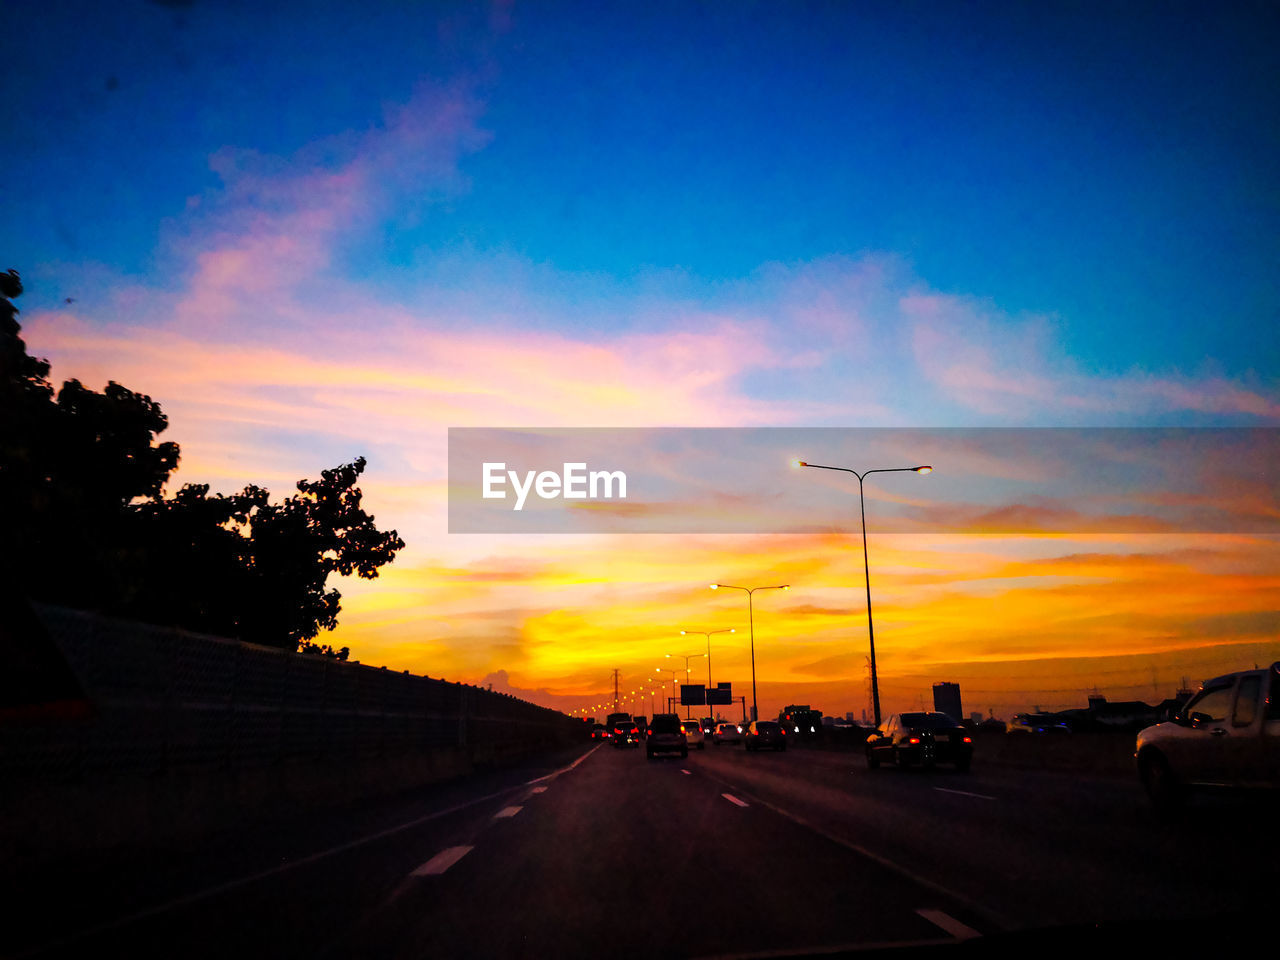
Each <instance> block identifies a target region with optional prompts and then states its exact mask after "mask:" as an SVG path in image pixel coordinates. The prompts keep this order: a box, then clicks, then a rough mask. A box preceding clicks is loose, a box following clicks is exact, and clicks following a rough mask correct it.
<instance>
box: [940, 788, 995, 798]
mask: <svg viewBox="0 0 1280 960" xmlns="http://www.w3.org/2000/svg"><path fill="white" fill-rule="evenodd" d="M933 789H935V790H940V791H941V792H942V793H958V794H960V796H962V797H977V798H978V799H979V800H997V799H999V798H998V797H988V796H987V795H986V794H985V793H970V792H969V791H968V790H952V789H951V788H950V787H934V788H933Z"/></svg>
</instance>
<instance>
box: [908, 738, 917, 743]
mask: <svg viewBox="0 0 1280 960" xmlns="http://www.w3.org/2000/svg"><path fill="white" fill-rule="evenodd" d="M919 742H920V738H919V737H908V738H907V743H919Z"/></svg>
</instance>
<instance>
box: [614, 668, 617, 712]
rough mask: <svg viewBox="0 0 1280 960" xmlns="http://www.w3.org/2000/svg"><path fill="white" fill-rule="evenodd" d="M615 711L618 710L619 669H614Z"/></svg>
mask: <svg viewBox="0 0 1280 960" xmlns="http://www.w3.org/2000/svg"><path fill="white" fill-rule="evenodd" d="M613 712H614V713H617V712H618V670H617V668H616V667H615V668H614V670H613Z"/></svg>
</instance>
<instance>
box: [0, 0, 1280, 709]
mask: <svg viewBox="0 0 1280 960" xmlns="http://www.w3.org/2000/svg"><path fill="white" fill-rule="evenodd" d="M263 6H264V5H260V4H248V3H243V2H204V0H193V2H190V3H185V2H178V0H171V2H164V3H135V2H129V0H126V2H123V3H120V4H100V3H58V2H54V3H48V4H20V5H17V7H16V8H14V9H9V10H7V11H6V14H5V27H4V31H3V35H2V36H0V55H2V56H3V62H4V64H5V69H4V74H3V79H2V80H0V84H2V85H3V92H4V97H3V99H2V101H0V104H2V105H0V111H2V112H3V114H2V115H3V120H4V130H5V141H6V142H5V149H4V150H3V151H0V201H2V202H3V210H4V213H5V215H4V216H3V217H2V218H0V253H2V254H3V257H4V260H3V262H0V269H2V268H7V267H14V268H16V269H18V270H19V271H21V273H22V276H23V280H24V282H25V284H26V287H27V292H26V294H25V295H24V296H23V297H22V298H21V300H19V301H18V306H20V307H21V308H22V314H21V317H20V319H21V321H22V323H23V331H24V337H25V338H26V340H27V343H28V346H29V349H30V350H31V352H32V353H34V354H36V355H38V356H43V357H46V358H48V359H49V360H50V361H51V362H52V364H53V374H52V375H53V378H54V379H55V380H56V381H58V382H61V381H62V380H64V379H67V378H71V377H76V378H79V379H81V380H82V381H83V382H85V383H86V384H87V385H89V386H92V387H94V388H95V389H101V388H102V387H103V386H104V385H105V383H106V381H107V380H108V379H112V380H117V381H119V382H121V383H123V384H125V385H127V386H128V387H130V388H131V389H134V390H137V391H141V392H144V393H147V394H149V395H150V396H152V397H153V398H154V399H156V400H157V401H158V402H159V403H160V404H161V405H162V407H163V409H164V410H165V412H166V414H167V415H168V417H169V420H170V424H171V426H170V430H169V431H168V433H167V434H166V435H165V438H166V439H173V440H176V441H178V442H179V443H180V444H181V445H182V464H181V468H180V470H179V472H178V473H177V474H176V476H175V479H174V483H173V484H171V487H170V492H172V491H173V490H176V488H177V486H178V485H180V484H181V483H184V482H207V483H210V484H212V485H213V487H214V489H216V490H221V491H224V492H231V491H234V490H239V489H240V488H242V487H243V486H245V485H246V484H249V483H257V484H262V485H265V486H267V487H268V488H269V489H271V490H272V491H273V493H275V494H277V495H286V494H288V493H290V492H291V491H292V485H293V483H294V481H296V480H298V479H299V478H301V477H311V478H314V477H317V476H318V475H319V473H320V471H321V470H322V469H324V468H327V467H331V466H334V465H336V464H337V463H340V462H345V461H349V460H352V459H354V458H355V457H357V456H365V457H367V458H368V461H369V467H368V469H367V471H366V474H365V477H364V480H363V482H362V487H363V489H364V491H365V495H366V502H367V504H368V507H369V509H370V511H371V512H372V513H374V514H375V516H376V517H377V521H378V524H379V526H380V527H382V528H384V529H385V528H394V529H396V530H398V531H399V533H400V535H401V536H402V537H403V538H404V540H405V541H406V542H407V544H408V546H407V547H406V549H405V550H404V551H402V553H401V554H400V555H399V557H398V558H397V559H396V561H395V563H394V564H393V565H391V566H390V567H388V568H385V569H384V571H383V574H382V576H381V577H380V578H378V579H377V580H375V581H355V580H352V581H343V582H337V581H335V582H332V583H331V586H337V587H338V588H339V589H340V590H341V591H342V594H343V612H342V615H341V617H340V626H339V627H338V629H337V630H336V631H335V633H333V634H331V635H328V636H325V637H322V638H321V639H322V640H325V641H327V642H332V643H334V644H336V645H339V646H340V645H349V646H350V647H351V649H352V651H353V656H354V657H355V658H358V659H359V660H361V661H362V662H364V663H373V664H385V665H387V666H388V667H391V668H394V669H397V670H400V669H408V670H411V671H413V672H417V673H426V674H429V675H431V676H436V677H445V678H448V679H452V680H463V681H467V682H473V683H484V684H490V683H491V684H493V686H494V687H495V689H503V690H510V691H511V692H514V693H517V694H519V695H521V696H526V697H529V698H531V699H534V700H536V701H538V702H540V703H544V704H547V705H551V706H556V707H559V708H562V709H565V710H573V709H579V708H584V707H587V708H595V707H596V706H597V705H598V704H601V703H604V702H605V695H606V692H607V691H610V692H611V689H612V687H611V679H610V677H611V673H612V671H613V670H614V669H615V668H616V669H618V670H619V671H620V676H621V680H622V686H623V688H624V689H626V690H634V689H636V688H638V687H640V686H641V684H642V683H643V682H644V681H645V680H653V679H654V678H658V679H661V677H662V674H659V673H657V672H656V670H657V668H659V667H666V666H669V665H670V664H672V663H673V662H674V661H672V660H668V659H666V657H665V655H666V654H673V655H684V654H697V653H701V652H704V651H705V647H704V645H703V640H702V638H701V637H681V636H680V635H679V632H680V630H681V629H682V628H690V629H698V630H720V629H728V628H730V627H733V628H736V630H737V633H735V634H723V635H719V636H716V637H714V638H713V640H714V646H713V648H712V671H713V677H712V679H713V680H714V681H732V682H733V684H734V688H735V689H734V692H735V695H742V694H746V695H747V696H748V697H749V696H750V681H751V676H750V666H749V662H748V652H747V644H746V636H747V629H746V628H747V617H746V603H745V597H744V596H743V595H742V594H740V593H734V592H731V591H718V592H715V593H712V592H711V591H710V590H709V589H708V584H709V583H710V582H712V581H720V582H724V583H733V584H743V585H747V586H753V585H757V584H761V585H767V584H779V583H789V584H791V589H790V591H788V592H786V593H782V592H766V593H761V594H757V596H756V603H755V609H756V618H755V627H756V669H757V676H758V681H759V690H760V710H761V715H762V716H764V715H770V714H772V713H774V712H776V710H777V709H778V707H779V706H781V705H782V704H784V703H789V702H809V703H812V704H814V705H815V706H818V707H821V708H822V709H824V710H826V711H828V712H835V713H841V714H842V713H844V712H845V711H854V712H855V713H857V712H860V711H861V710H862V709H863V708H868V707H869V700H868V696H867V687H866V678H867V674H866V667H865V658H866V653H867V631H866V609H865V598H864V593H863V579H862V578H863V566H862V544H861V539H860V538H859V537H856V536H849V535H847V534H845V533H838V532H821V531H822V530H823V523H822V521H821V520H820V519H815V521H814V528H815V529H817V530H818V531H819V532H814V533H791V534H775V535H765V534H759V535H753V534H736V535H710V534H698V535H681V534H616V535H609V534H578V535H533V534H450V533H449V532H448V526H447V509H446V508H447V495H448V485H447V476H446V467H447V462H446V450H447V438H448V435H447V431H448V429H449V428H450V427H546V428H551V427H897V428H905V427H938V428H942V427H1044V428H1048V427H1130V428H1146V427H1183V426H1186V427H1280V376H1278V371H1280V316H1278V313H1280V311H1278V309H1277V307H1278V305H1280V121H1278V120H1277V118H1280V82H1278V80H1277V78H1280V55H1278V54H1277V51H1278V50H1280V8H1278V7H1276V6H1275V5H1272V4H1252V3H1238V4H1228V5H1221V8H1219V6H1211V5H1208V4H1195V5H1191V4H1187V5H1182V4H1150V5H1148V4H1141V3H1136V4H1123V5H1120V6H1119V7H1117V5H1114V4H1103V3H1098V4H1092V3H1052V2H1050V3H1036V4H1028V3H990V4H938V3H912V2H883V3H880V2H868V3H831V4H823V3H818V4H798V3H797V4H787V3H769V4H763V3H761V4H754V3H707V4H699V3H661V2H660V3H645V4H615V3H604V4H590V3H580V4H558V3H536V4H533V3H530V4H521V3H494V4H463V3H456V4H451V3H438V4H425V5H420V4H404V3H381V4H380V3H371V4H368V5H362V6H360V7H356V6H353V5H350V4H331V5H327V6H326V5H307V6H306V7H305V8H304V7H302V6H300V5H293V4H281V5H274V4H269V5H265V7H266V8H265V9H263ZM277 7H278V9H277ZM953 452H954V457H953V459H952V462H951V464H950V466H951V470H950V473H949V470H948V466H949V465H948V463H947V462H945V460H934V461H933V465H934V467H935V471H934V473H932V474H930V475H928V476H920V475H915V474H889V475H885V476H881V477H873V478H871V479H869V480H868V481H867V495H868V499H867V514H868V527H869V530H870V532H871V536H870V543H869V552H870V559H871V575H872V590H873V610H874V613H875V625H876V631H875V632H876V645H877V654H878V666H879V672H880V681H881V691H882V700H883V702H884V709H885V711H886V712H892V711H894V710H899V709H914V708H916V707H918V706H919V705H920V704H921V702H925V703H926V704H927V703H928V698H929V694H930V685H931V684H932V683H933V682H935V681H937V680H952V681H956V682H959V683H960V684H961V691H962V695H963V698H964V705H965V710H966V711H981V712H983V713H985V712H987V711H988V710H989V709H990V710H994V711H995V713H996V715H997V716H1004V717H1008V716H1009V714H1011V713H1012V712H1014V711H1016V710H1024V709H1028V708H1030V707H1032V706H1040V707H1043V708H1046V709H1059V708H1065V707H1074V706H1083V705H1084V702H1085V697H1086V696H1087V694H1088V693H1089V692H1091V691H1092V690H1093V689H1094V688H1097V689H1098V690H1099V691H1100V692H1102V693H1103V694H1105V695H1107V696H1109V697H1111V698H1113V699H1130V698H1140V699H1146V700H1148V701H1155V700H1158V699H1161V698H1163V697H1165V696H1169V695H1171V694H1172V692H1173V690H1174V688H1175V687H1176V686H1177V685H1178V684H1179V683H1180V681H1181V679H1182V678H1183V677H1184V676H1185V677H1187V678H1188V679H1189V680H1191V681H1192V682H1197V681H1199V680H1201V679H1204V678H1205V677H1208V676H1212V675H1214V674H1216V673H1222V672H1226V671H1228V670H1233V669H1240V668H1242V667H1247V666H1251V665H1252V664H1253V663H1254V662H1264V661H1265V662H1270V661H1273V660H1280V604H1278V603H1277V597H1280V554H1278V551H1277V547H1278V546H1280V542H1278V541H1280V538H1278V537H1277V536H1276V535H1274V534H1270V535H1267V534H1261V533H1249V532H1247V531H1246V532H1241V531H1239V530H1236V531H1235V532H1231V533H1222V532H1218V533H1203V532H1199V533H1185V532H1184V533H1180V534H1153V533H1132V532H1123V531H1121V532H1107V531H1097V530H1095V531H1093V532H1080V533H1073V532H1055V533H1053V534H1042V535H1034V534H1022V535H1009V534H1004V533H1002V534H994V533H988V534H983V533H982V532H981V530H980V528H978V529H977V532H975V528H973V527H970V528H968V529H967V530H966V531H965V532H928V533H912V534H908V533H899V532H892V533H891V532H884V531H883V530H882V531H881V532H879V533H877V531H876V517H877V510H879V511H880V516H881V517H883V516H884V515H885V512H886V511H889V510H891V509H892V507H893V505H894V504H901V503H904V502H911V503H914V504H916V505H924V506H926V507H927V506H929V505H931V504H936V501H945V500H948V499H949V498H954V497H955V496H956V491H957V487H956V484H957V483H959V478H960V477H961V476H964V477H965V478H967V479H966V481H965V482H972V481H973V477H974V476H989V477H992V478H995V477H1006V478H1007V477H1015V476H1016V477H1018V478H1020V479H1021V480H1023V481H1025V482H1034V480H1035V478H1036V477H1037V476H1038V475H1042V476H1045V477H1046V483H1045V493H1044V496H1043V499H1042V500H1041V501H1038V503H1039V505H1040V506H1045V505H1046V504H1047V505H1049V506H1054V507H1064V508H1066V507H1070V506H1072V503H1071V499H1072V498H1071V493H1072V491H1070V490H1067V491H1064V490H1063V489H1062V484H1061V483H1058V484H1050V483H1049V482H1048V473H1049V471H1048V469H1047V467H1046V465H1045V463H1044V462H1043V459H1042V458H1037V457H1031V456H1028V457H1026V458H1023V459H1021V460H1019V461H1018V462H1008V463H996V464H987V465H986V466H985V467H984V468H983V470H985V471H986V472H985V473H984V472H982V471H976V472H975V469H974V464H973V459H972V456H970V455H972V454H973V453H974V452H973V451H972V450H957V451H953ZM795 455H797V456H804V457H807V458H809V459H812V460H814V461H817V462H826V461H824V459H823V456H824V451H823V450H797V451H795ZM1207 459H1208V460H1210V461H1212V462H1211V463H1197V464H1187V466H1186V469H1187V472H1188V474H1189V475H1192V476H1193V477H1194V478H1196V479H1197V481H1202V482H1203V487H1202V488H1201V491H1200V492H1201V493H1203V495H1205V496H1209V495H1212V496H1214V497H1216V498H1217V500H1218V502H1220V504H1222V505H1224V508H1232V509H1234V508H1235V507H1239V509H1241V510H1244V509H1246V508H1247V509H1248V510H1251V511H1254V512H1255V513H1257V514H1258V515H1261V516H1269V517H1270V518H1271V519H1272V520H1274V519H1275V518H1276V517H1277V516H1278V514H1277V513H1276V512H1275V498H1274V493H1275V491H1274V490H1270V491H1266V490H1263V491H1260V490H1259V489H1258V488H1257V484H1256V483H1251V482H1250V480H1251V477H1256V475H1255V474H1251V473H1250V470H1249V463H1248V458H1247V457H1245V458H1241V457H1238V456H1232V457H1227V456H1225V455H1224V456H1223V457H1220V458H1212V457H1211V458H1207ZM921 462H925V461H924V460H923V459H922V460H921ZM962 462H963V468H962ZM842 465H846V466H851V467H855V468H857V469H866V468H869V467H897V466H912V465H914V464H912V463H896V462H895V463H880V462H875V463H844V464H842ZM1037 471H1039V473H1037ZM816 473H817V472H816V471H807V472H803V473H798V474H797V475H795V477H794V490H795V498H796V507H797V508H801V509H802V508H803V507H804V505H805V503H806V499H805V498H806V497H809V496H813V495H814V493H813V491H814V489H815V487H816V485H818V484H830V483H836V482H839V481H837V480H834V479H833V477H834V476H835V475H831V476H827V477H818V476H816V475H815V474H816ZM732 480H733V478H732V477H725V478H724V483H725V484H726V486H729V485H730V484H731V481H732ZM848 480H849V481H850V484H846V488H847V490H848V492H849V498H850V499H849V501H848V503H849V510H850V511H851V512H852V511H856V507H857V502H856V501H857V483H856V481H854V480H853V479H852V478H848ZM949 482H950V483H951V484H952V486H951V487H948V483H949ZM1125 482H1126V481H1125V479H1124V478H1123V477H1120V476H1118V475H1117V477H1116V479H1115V483H1116V490H1115V494H1116V496H1117V497H1124V496H1131V495H1133V494H1134V490H1133V489H1131V488H1127V487H1126V486H1125ZM707 483H708V484H709V485H711V486H712V487H715V488H717V489H718V484H719V480H718V479H717V478H707ZM1210 484H1211V486H1210ZM806 491H808V492H806ZM1050 491H1051V496H1050ZM1143 492H1144V495H1151V494H1153V493H1155V494H1157V495H1158V494H1159V493H1160V491H1151V490H1149V489H1148V490H1145V491H1143ZM1182 492H1185V491H1182ZM1182 492H1180V493H1179V495H1182ZM1010 506H1017V507H1019V508H1021V507H1024V506H1025V503H1024V502H1023V501H1021V500H1020V501H1018V502H1017V503H1016V504H1010ZM852 515H853V514H852V513H851V516H852ZM841 529H848V528H847V527H845V526H842V527H841ZM690 641H693V642H690ZM679 663H680V664H681V666H683V663H684V660H683V657H680V658H679ZM690 667H691V670H692V679H693V681H694V682H698V681H700V680H703V679H705V676H706V673H705V671H706V665H705V658H703V657H695V659H693V661H692V662H691V664H690ZM666 678H667V682H668V683H669V682H670V680H671V674H670V673H667V674H666ZM921 698H924V700H923V701H922V699H921ZM606 709H607V708H606ZM651 709H652V700H651V699H650V698H648V697H646V698H644V699H643V701H642V702H641V703H637V704H636V705H635V706H634V710H635V712H643V713H647V712H649V711H650V710H651ZM735 709H736V708H735ZM604 712H606V710H605V709H601V710H597V711H596V713H597V715H601V714H603V713H604Z"/></svg>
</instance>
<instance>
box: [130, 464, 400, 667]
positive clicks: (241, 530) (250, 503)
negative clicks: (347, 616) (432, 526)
mask: <svg viewBox="0 0 1280 960" xmlns="http://www.w3.org/2000/svg"><path fill="white" fill-rule="evenodd" d="M365 465H366V464H365V459H364V458H363V457H360V458H359V459H357V460H355V461H354V462H353V463H348V464H343V465H342V466H340V467H336V468H334V469H332V470H324V471H321V474H320V476H321V479H320V480H318V481H308V480H299V481H298V484H297V487H298V493H296V494H294V495H293V496H291V497H288V498H286V499H285V500H284V501H282V502H281V503H276V504H273V503H271V502H270V500H269V494H268V492H267V491H266V490H264V489H263V488H261V487H255V486H250V487H246V488H245V489H244V490H243V491H241V492H240V493H238V494H235V495H233V496H230V497H225V496H222V495H221V494H215V495H214V496H212V497H211V496H209V488H208V486H207V485H204V484H199V485H196V484H188V485H187V486H185V487H183V488H182V489H181V490H180V491H179V492H178V494H177V496H175V497H173V498H172V499H170V500H164V499H156V500H152V501H149V502H145V503H141V504H138V505H137V506H136V507H134V508H133V509H134V511H135V512H136V513H137V515H138V517H139V519H140V521H141V523H140V525H139V528H138V529H139V530H140V531H141V533H142V536H141V538H140V540H139V542H138V543H137V544H136V548H137V549H138V550H140V551H141V553H142V554H143V557H142V563H141V564H140V565H139V570H140V574H141V575H140V576H139V578H138V580H137V581H136V582H135V583H134V584H133V586H132V590H131V597H130V604H129V609H130V612H131V613H134V614H136V615H143V614H144V613H146V612H147V611H158V610H164V611H165V617H166V619H168V620H171V621H173V622H181V623H183V624H184V625H186V626H188V627H190V628H191V629H196V630H203V631H207V632H211V633H218V634H222V635H226V636H235V637H239V638H240V639H242V640H249V641H252V642H254V643H261V644H266V645H268V646H278V647H286V648H290V649H296V648H297V647H298V646H299V645H300V644H301V643H303V642H305V641H309V640H311V639H312V638H313V637H315V636H316V635H317V634H318V633H319V632H320V631H321V630H330V629H332V628H333V627H335V626H336V625H337V621H338V613H339V611H340V609H341V604H340V600H341V594H340V593H339V592H338V591H337V590H333V589H329V590H326V589H325V582H326V580H327V579H328V577H329V575H330V574H332V573H337V574H340V575H342V576H350V575H351V574H352V573H355V574H357V575H358V576H360V577H363V578H365V579H372V578H374V577H376V576H377V575H378V570H379V568H380V567H382V566H383V565H384V564H386V563H389V562H391V560H393V559H394V557H395V554H396V553H397V552H398V551H399V550H401V549H403V548H404V541H403V540H401V539H400V537H399V536H398V535H397V534H396V532H395V531H394V530H390V531H381V530H378V529H377V527H376V526H375V525H374V518H373V517H372V516H370V515H369V514H368V513H366V512H365V511H364V509H363V507H362V505H361V500H362V494H361V491H360V488H359V487H357V486H356V485H355V484H356V480H357V479H358V478H359V476H360V474H361V473H363V472H364V469H365ZM175 554H182V555H186V556H187V557H188V558H189V559H188V561H187V562H186V563H185V564H182V565H174V564H173V563H172V559H171V558H172V557H173V556H174V555H175Z"/></svg>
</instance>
